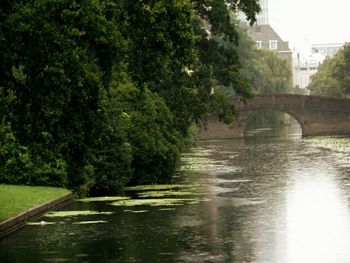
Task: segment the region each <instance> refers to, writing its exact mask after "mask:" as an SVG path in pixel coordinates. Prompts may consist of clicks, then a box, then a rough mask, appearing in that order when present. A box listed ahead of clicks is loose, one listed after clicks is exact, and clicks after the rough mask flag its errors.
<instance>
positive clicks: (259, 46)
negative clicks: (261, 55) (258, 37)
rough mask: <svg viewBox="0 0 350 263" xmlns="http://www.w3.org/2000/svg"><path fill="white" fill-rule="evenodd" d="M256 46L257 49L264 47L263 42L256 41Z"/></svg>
mask: <svg viewBox="0 0 350 263" xmlns="http://www.w3.org/2000/svg"><path fill="white" fill-rule="evenodd" d="M255 45H256V48H257V49H261V47H262V42H261V41H255Z"/></svg>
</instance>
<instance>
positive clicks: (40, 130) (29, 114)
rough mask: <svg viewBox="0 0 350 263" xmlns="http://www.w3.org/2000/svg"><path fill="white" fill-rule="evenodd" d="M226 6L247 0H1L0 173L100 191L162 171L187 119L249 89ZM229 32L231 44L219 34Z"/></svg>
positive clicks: (197, 118) (165, 177)
mask: <svg viewBox="0 0 350 263" xmlns="http://www.w3.org/2000/svg"><path fill="white" fill-rule="evenodd" d="M230 10H231V11H232V10H243V11H244V12H245V13H246V14H247V17H248V18H249V19H250V20H251V21H254V19H255V18H254V17H255V13H256V12H257V11H259V6H258V4H257V1H256V0H245V1H238V0H234V1H224V0H201V1H189V0H171V1H168V0H145V1H138V0H123V1H115V0H100V1H99V0H84V1H78V0H75V1H72V0H26V1H23V0H11V1H9V0H7V1H2V2H0V49H1V50H2V52H1V53H0V72H1V74H0V100H1V101H0V113H1V118H2V119H1V125H0V170H1V171H0V183H4V182H5V183H17V184H40V185H56V186H66V187H68V188H70V189H73V190H74V191H76V192H78V193H80V194H102V193H103V194H107V193H113V192H115V191H117V190H119V189H121V188H122V187H123V186H125V185H126V184H138V183H159V182H167V181H169V180H170V179H171V176H172V174H173V172H174V171H175V168H176V165H177V162H178V158H179V153H180V151H181V148H182V146H183V143H184V138H185V137H186V136H187V135H188V133H189V128H190V127H191V124H192V123H193V122H197V123H199V122H201V121H205V116H206V114H207V113H208V112H210V111H213V110H216V111H217V112H219V113H220V116H221V117H222V118H223V119H224V120H226V121H230V120H231V119H232V116H233V109H232V107H230V106H228V104H227V102H225V100H224V99H223V97H222V96H221V95H220V94H214V95H213V94H211V90H212V87H213V86H214V85H217V84H221V85H226V86H230V87H232V88H233V90H234V91H235V94H236V95H238V96H240V97H241V98H247V97H249V96H251V91H250V89H249V86H248V85H247V83H246V82H245V80H244V78H243V77H242V76H241V73H240V64H239V62H238V58H237V54H236V48H237V44H238V35H237V31H236V27H235V25H234V24H232V23H230V17H229V12H230ZM227 43H230V45H227Z"/></svg>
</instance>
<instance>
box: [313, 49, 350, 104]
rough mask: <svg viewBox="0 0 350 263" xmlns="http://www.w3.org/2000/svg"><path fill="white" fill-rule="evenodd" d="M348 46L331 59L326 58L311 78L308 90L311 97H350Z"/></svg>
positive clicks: (349, 50) (349, 52) (349, 55)
mask: <svg viewBox="0 0 350 263" xmlns="http://www.w3.org/2000/svg"><path fill="white" fill-rule="evenodd" d="M349 72H350V44H346V45H345V46H344V47H343V48H342V49H340V50H339V51H338V52H337V53H336V54H335V56H334V57H333V58H327V59H326V60H325V61H324V62H323V63H322V64H321V65H320V66H319V68H318V72H317V73H315V74H314V75H313V76H312V77H311V83H310V84H309V86H308V89H309V90H310V91H311V94H312V95H320V96H328V97H347V96H349V95H350V77H349Z"/></svg>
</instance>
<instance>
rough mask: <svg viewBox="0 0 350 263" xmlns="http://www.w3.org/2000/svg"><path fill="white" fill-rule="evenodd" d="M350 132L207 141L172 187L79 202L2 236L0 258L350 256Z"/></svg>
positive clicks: (291, 261) (186, 157)
mask: <svg viewBox="0 0 350 263" xmlns="http://www.w3.org/2000/svg"><path fill="white" fill-rule="evenodd" d="M349 152H350V139H349V138H343V137H338V138H330V137H321V138H308V139H301V138H300V137H299V136H289V137H272V138H266V137H263V138H257V137H252V138H250V139H246V140H222V141H203V142H200V144H199V145H198V146H197V147H196V148H193V149H191V150H190V151H189V152H187V153H184V154H183V156H182V166H181V169H180V171H179V172H178V174H177V176H176V178H175V179H174V180H175V183H176V185H168V186H165V187H164V189H162V188H160V187H158V188H157V187H152V186H150V187H149V188H145V189H142V188H139V189H137V188H136V189H132V188H131V189H128V191H126V193H125V197H115V198H105V199H102V201H101V200H100V199H96V200H93V199H92V200H82V201H76V202H75V203H74V204H72V205H71V206H70V207H67V208H65V209H64V210H65V211H66V212H65V213H63V212H60V213H51V214H48V215H47V216H45V217H42V218H41V219H39V221H38V222H35V223H32V224H28V225H27V226H25V227H24V228H23V229H21V230H20V231H18V232H16V233H14V234H13V235H11V236H9V237H7V238H5V239H2V240H0V261H1V262H36V263H37V262H91V263H92V262H99V263H103V262H143V263H145V262H149V263H154V262H237V263H243V262H256V263H271V262H276V263H284V262H288V263H296V262H297V263H313V262H315V263H316V262H317V263H322V262H337V263H342V262H344V263H345V262H349V259H350V249H349V247H350V203H349V200H350V199H349V197H350V177H349V175H350V157H349Z"/></svg>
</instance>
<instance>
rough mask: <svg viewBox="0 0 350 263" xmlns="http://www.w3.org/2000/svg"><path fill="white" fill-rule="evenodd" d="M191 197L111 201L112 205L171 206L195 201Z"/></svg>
mask: <svg viewBox="0 0 350 263" xmlns="http://www.w3.org/2000/svg"><path fill="white" fill-rule="evenodd" d="M195 200H196V199H193V198H186V199H180V198H155V199H129V200H121V201H116V202H113V203H112V204H111V205H113V206H168V205H170V206H172V205H183V204H184V203H185V202H191V201H195Z"/></svg>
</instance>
